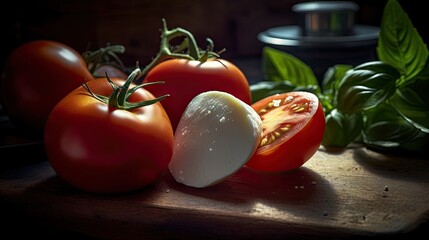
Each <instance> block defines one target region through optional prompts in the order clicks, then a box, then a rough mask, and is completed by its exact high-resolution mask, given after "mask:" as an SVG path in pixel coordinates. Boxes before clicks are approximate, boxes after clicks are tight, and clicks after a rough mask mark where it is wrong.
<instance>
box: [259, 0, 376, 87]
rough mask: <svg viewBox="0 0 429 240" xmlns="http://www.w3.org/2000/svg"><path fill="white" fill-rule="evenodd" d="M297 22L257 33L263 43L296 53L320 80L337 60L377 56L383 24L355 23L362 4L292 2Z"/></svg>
mask: <svg viewBox="0 0 429 240" xmlns="http://www.w3.org/2000/svg"><path fill="white" fill-rule="evenodd" d="M292 11H293V12H295V13H296V15H297V17H298V19H297V20H298V21H297V22H298V25H290V26H279V27H273V28H270V29H267V30H266V31H264V32H261V33H259V34H258V39H259V41H261V42H262V43H263V44H264V45H267V46H270V47H274V48H276V49H279V50H282V51H285V52H287V53H289V54H292V55H294V56H295V57H297V58H299V59H300V60H302V61H303V62H305V63H306V64H308V65H309V66H310V67H311V68H312V69H313V71H314V73H315V75H316V77H317V78H318V79H319V81H321V80H322V78H323V75H324V74H325V72H326V71H327V69H328V68H329V67H331V66H333V65H335V64H349V65H353V66H356V65H358V64H360V63H363V62H367V61H371V60H375V59H376V53H375V48H376V45H377V40H378V34H379V30H380V28H379V27H377V26H369V25H360V24H355V13H356V12H357V11H359V6H358V5H357V4H356V3H354V2H349V1H317V2H303V3H298V4H295V5H293V6H292Z"/></svg>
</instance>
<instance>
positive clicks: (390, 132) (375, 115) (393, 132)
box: [362, 103, 429, 151]
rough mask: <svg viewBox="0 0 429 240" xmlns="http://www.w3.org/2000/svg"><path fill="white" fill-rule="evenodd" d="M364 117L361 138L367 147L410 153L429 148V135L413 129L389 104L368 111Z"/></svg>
mask: <svg viewBox="0 0 429 240" xmlns="http://www.w3.org/2000/svg"><path fill="white" fill-rule="evenodd" d="M365 116H366V121H365V126H364V130H363V132H362V136H363V142H364V143H365V145H367V146H370V147H375V148H379V149H396V148H398V149H406V150H410V151H421V150H423V149H424V148H425V147H428V146H429V134H427V133H424V132H422V131H420V129H418V128H416V127H414V126H413V124H411V123H409V122H408V121H406V120H405V119H404V118H403V117H402V116H401V115H399V114H398V112H397V111H396V110H395V109H394V108H393V107H392V106H390V105H389V104H386V103H382V104H380V105H378V106H377V107H376V108H372V109H369V110H368V111H365Z"/></svg>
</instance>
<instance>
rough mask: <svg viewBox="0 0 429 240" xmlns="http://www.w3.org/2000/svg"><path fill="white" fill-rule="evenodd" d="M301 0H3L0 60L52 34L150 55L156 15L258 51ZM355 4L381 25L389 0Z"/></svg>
mask: <svg viewBox="0 0 429 240" xmlns="http://www.w3.org/2000/svg"><path fill="white" fill-rule="evenodd" d="M299 2H305V1H302V0H301V1H299V0H265V1H259V0H234V1H230V0H216V1H204V0H183V1H171V0H156V1H149V0H73V1H71V0H65V1H58V0H55V1H54V0H41V1H30V2H29V3H27V2H26V1H25V2H24V1H21V0H14V1H12V2H10V3H9V4H8V5H11V6H12V7H8V8H6V7H2V10H1V11H2V14H1V23H0V24H1V26H0V27H1V29H2V37H1V38H2V42H3V44H2V47H1V52H0V63H1V66H3V64H4V61H5V59H6V57H7V56H8V55H9V54H10V52H11V51H12V50H13V49H14V48H16V47H17V46H19V45H20V44H22V43H24V42H28V41H31V40H36V39H51V40H57V41H60V42H63V43H65V44H68V45H69V46H71V47H73V48H75V49H76V50H77V51H79V52H83V51H84V50H86V49H87V47H88V45H89V44H90V46H91V49H92V50H96V49H98V48H99V47H103V46H105V45H106V44H107V43H110V44H120V45H123V46H124V47H125V48H126V52H125V54H123V55H121V58H122V60H123V61H124V63H125V64H126V65H128V66H134V65H135V63H136V61H139V62H140V65H141V66H144V65H146V64H147V63H149V62H150V60H151V59H152V57H154V56H155V54H156V53H157V51H158V48H159V42H160V41H159V40H160V32H159V29H160V28H161V25H162V22H161V19H162V18H165V19H166V20H167V23H168V26H169V28H174V27H182V28H185V29H187V30H189V31H191V32H192V33H193V34H194V36H195V38H196V39H197V41H198V43H199V45H200V46H205V45H206V44H205V38H206V37H210V38H211V39H213V40H214V42H215V50H220V49H222V48H226V52H225V53H223V54H222V57H224V58H227V59H232V58H234V59H235V58H246V57H257V56H259V54H260V53H261V48H262V44H261V43H260V42H259V41H258V40H257V34H258V33H260V32H262V31H264V30H266V29H268V28H271V27H274V26H285V25H295V24H297V16H296V15H295V13H294V12H292V10H291V8H292V6H293V5H294V4H296V3H299ZM354 2H356V3H357V4H358V5H359V6H360V9H359V11H358V12H357V13H356V23H357V24H365V25H374V26H379V25H380V21H381V17H382V13H383V8H384V5H385V3H386V2H387V0H383V1H379V0H362V1H354ZM398 2H399V3H400V4H401V6H402V7H403V9H404V10H405V12H406V13H408V15H409V17H410V19H411V21H412V22H413V25H414V26H415V27H416V29H417V30H418V32H419V33H420V35H421V36H422V38H423V39H424V40H425V42H429V41H428V33H427V31H426V26H425V24H426V22H427V21H425V20H424V19H426V18H427V17H426V15H427V13H425V12H426V11H425V8H424V7H423V6H421V5H422V3H423V1H421V2H419V1H414V0H398Z"/></svg>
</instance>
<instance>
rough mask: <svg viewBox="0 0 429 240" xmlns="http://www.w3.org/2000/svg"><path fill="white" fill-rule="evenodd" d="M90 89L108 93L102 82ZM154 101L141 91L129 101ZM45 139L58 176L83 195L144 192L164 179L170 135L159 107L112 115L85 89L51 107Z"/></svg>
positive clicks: (95, 82)
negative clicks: (140, 190)
mask: <svg viewBox="0 0 429 240" xmlns="http://www.w3.org/2000/svg"><path fill="white" fill-rule="evenodd" d="M113 80H114V82H115V83H116V84H118V85H123V83H124V80H120V79H113ZM88 86H89V88H90V89H91V91H92V92H94V93H95V94H100V95H103V96H109V95H110V94H111V92H112V87H111V86H110V84H109V83H108V82H107V80H106V79H104V78H100V79H95V80H92V81H90V82H88ZM153 98H154V96H153V95H152V94H151V93H150V92H148V91H146V90H145V89H142V88H140V89H138V90H137V91H136V92H135V93H133V95H132V96H131V98H130V100H129V101H130V102H134V101H142V100H148V99H153ZM44 137H45V149H46V153H47V156H48V160H49V161H50V163H51V165H52V167H53V169H54V170H55V171H56V173H57V174H58V176H60V177H61V178H63V179H64V180H65V181H66V182H68V183H69V184H70V185H72V186H75V187H76V188H78V189H81V190H83V191H87V192H95V193H119V192H127V191H132V190H137V189H139V188H142V187H145V186H147V185H149V184H151V183H153V182H155V181H156V180H157V179H159V178H160V177H161V176H162V175H163V174H164V172H165V171H166V170H167V169H168V164H169V162H170V160H171V156H172V154H173V141H174V137H173V130H172V127H171V124H170V121H169V119H168V116H167V114H166V112H165V110H164V109H163V108H162V105H161V104H160V102H157V103H155V104H152V105H148V106H144V107H140V108H136V109H134V110H130V111H128V110H120V109H112V107H109V106H108V105H107V104H105V103H103V102H101V101H98V100H97V99H95V98H94V97H92V96H91V95H89V93H88V92H87V91H86V90H85V89H84V88H83V87H79V88H77V89H76V90H74V91H72V92H71V93H70V94H68V95H67V96H66V97H64V99H62V100H61V101H60V102H59V103H58V104H57V105H56V106H55V108H54V109H53V110H52V112H51V114H50V116H49V118H48V121H47V124H46V128H45V136H44Z"/></svg>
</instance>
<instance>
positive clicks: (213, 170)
mask: <svg viewBox="0 0 429 240" xmlns="http://www.w3.org/2000/svg"><path fill="white" fill-rule="evenodd" d="M261 136H262V121H261V118H260V117H259V115H258V114H257V113H256V112H255V110H254V109H253V108H252V107H250V106H249V105H248V104H246V103H244V102H242V101H241V100H240V99H238V98H236V97H235V96H233V95H231V94H229V93H226V92H220V91H208V92H204V93H201V94H199V95H198V96H196V97H195V98H194V99H193V100H192V101H191V102H190V103H189V105H188V107H187V109H186V110H185V112H184V113H183V115H182V118H181V120H180V122H179V124H178V126H177V129H176V132H175V139H174V140H175V147H174V151H173V156H172V159H171V162H170V165H169V169H170V172H171V174H172V175H173V177H174V179H175V180H176V181H177V182H180V183H182V184H185V185H187V186H191V187H197V188H202V187H207V186H211V185H214V184H216V183H218V182H220V181H222V180H223V179H225V178H227V177H229V176H231V175H232V174H233V173H235V172H236V171H238V170H239V169H240V168H241V167H242V166H243V165H244V164H246V163H247V162H248V160H249V159H250V157H251V156H252V154H253V153H254V152H255V151H256V149H257V147H258V145H259V143H260V140H261Z"/></svg>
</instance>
